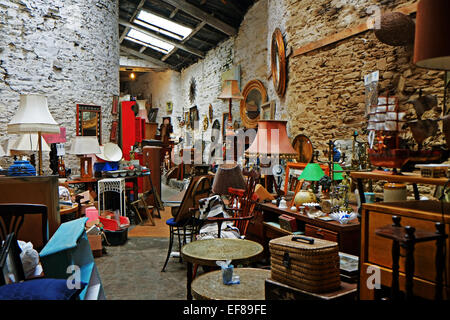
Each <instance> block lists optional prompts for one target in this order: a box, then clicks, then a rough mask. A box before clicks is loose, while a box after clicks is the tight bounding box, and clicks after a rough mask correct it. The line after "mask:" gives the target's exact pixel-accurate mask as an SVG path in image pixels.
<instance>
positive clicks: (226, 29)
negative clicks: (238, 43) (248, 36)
mask: <svg viewBox="0 0 450 320" xmlns="http://www.w3.org/2000/svg"><path fill="white" fill-rule="evenodd" d="M163 1H164V2H166V3H168V4H170V5H172V6H174V7H175V8H178V9H179V10H182V11H184V12H186V13H188V14H190V15H191V16H193V17H195V18H197V19H200V20H201V21H205V22H206V23H207V24H208V25H210V26H211V27H213V28H215V29H217V30H220V31H222V32H223V33H225V34H226V35H228V36H234V35H236V34H237V29H236V28H235V27H232V26H230V25H229V24H227V23H225V22H223V21H222V20H220V19H217V18H216V17H214V16H212V15H210V14H209V13H206V12H205V11H203V10H202V9H199V8H197V7H196V6H194V5H192V4H190V3H188V2H186V1H184V0H163Z"/></svg>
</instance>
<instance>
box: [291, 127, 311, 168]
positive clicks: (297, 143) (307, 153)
mask: <svg viewBox="0 0 450 320" xmlns="http://www.w3.org/2000/svg"><path fill="white" fill-rule="evenodd" d="M292 147H293V148H294V149H295V150H296V151H297V153H298V157H297V161H298V162H300V163H310V162H311V161H312V158H313V152H314V148H313V145H312V143H311V141H310V140H309V138H308V137H307V136H305V135H304V134H299V135H298V136H296V137H295V138H294V141H292Z"/></svg>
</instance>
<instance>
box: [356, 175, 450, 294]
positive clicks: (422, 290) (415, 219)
mask: <svg viewBox="0 0 450 320" xmlns="http://www.w3.org/2000/svg"><path fill="white" fill-rule="evenodd" d="M350 176H351V177H352V178H353V179H356V180H357V184H358V189H359V195H360V200H361V203H362V206H361V208H360V213H361V217H360V218H361V256H360V260H359V261H360V290H359V292H360V299H363V300H372V299H374V298H375V294H376V290H374V289H369V287H368V286H367V279H368V278H369V277H370V276H371V275H372V274H373V271H372V272H369V271H371V270H372V269H373V268H378V270H380V276H381V286H382V287H390V286H391V282H392V254H391V250H392V241H391V240H388V239H386V238H382V237H379V236H376V235H375V230H376V229H378V228H380V227H383V226H386V225H392V216H394V215H396V216H399V217H401V225H402V226H408V225H409V226H412V227H414V228H416V229H423V230H426V231H431V232H435V231H436V229H435V223H436V222H443V223H445V233H446V234H447V235H448V234H449V232H450V228H449V223H450V217H449V215H448V214H449V213H450V204H449V203H443V204H441V203H440V202H439V201H437V200H427V201H420V200H419V199H420V195H419V190H418V187H417V185H418V184H426V185H436V186H443V185H445V184H446V183H447V181H448V179H447V178H438V179H437V178H426V177H422V176H420V175H417V174H414V173H404V174H385V173H380V172H351V174H350ZM364 180H375V181H386V182H401V183H406V184H410V185H412V186H413V191H414V198H415V200H413V201H401V202H377V203H365V196H364ZM442 212H444V214H442ZM446 243H447V249H446V250H447V251H446V261H445V263H446V268H447V269H446V272H447V274H450V273H449V271H450V254H449V248H450V246H449V243H450V242H449V239H447V241H446ZM435 252H436V246H435V242H425V243H419V244H417V245H416V247H415V252H414V258H415V272H414V281H413V293H414V295H417V296H420V297H422V298H426V299H434V288H435V282H434V281H435V277H436V269H435ZM401 255H404V252H401ZM404 267H405V258H404V257H402V258H400V275H399V277H400V279H399V281H400V290H402V291H404V290H405V273H404ZM368 269H369V270H368ZM368 272H369V273H368ZM444 285H445V290H446V293H444V299H449V297H450V291H449V290H450V282H449V280H447V283H446V284H444ZM445 290H444V291H445Z"/></svg>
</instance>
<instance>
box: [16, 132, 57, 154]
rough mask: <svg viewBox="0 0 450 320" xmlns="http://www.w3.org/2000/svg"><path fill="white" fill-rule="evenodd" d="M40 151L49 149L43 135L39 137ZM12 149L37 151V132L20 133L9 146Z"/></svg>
mask: <svg viewBox="0 0 450 320" xmlns="http://www.w3.org/2000/svg"><path fill="white" fill-rule="evenodd" d="M41 141H42V151H47V152H49V151H50V147H49V146H48V144H47V142H46V141H45V139H44V137H41ZM9 149H10V150H13V151H24V152H32V151H39V145H38V134H37V133H25V134H21V135H20V136H19V138H18V139H17V140H16V141H15V142H14V143H13V144H12V145H11V147H10V148H9Z"/></svg>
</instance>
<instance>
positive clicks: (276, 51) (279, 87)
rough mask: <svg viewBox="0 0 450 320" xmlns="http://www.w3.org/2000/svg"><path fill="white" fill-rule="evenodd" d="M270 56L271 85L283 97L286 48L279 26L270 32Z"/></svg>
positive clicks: (284, 90)
mask: <svg viewBox="0 0 450 320" xmlns="http://www.w3.org/2000/svg"><path fill="white" fill-rule="evenodd" d="M270 56H271V68H272V81H273V86H274V88H275V91H276V92H277V94H278V95H279V96H280V97H283V96H284V93H285V92H286V49H285V46H284V41H283V35H282V34H281V30H280V29H279V28H276V29H275V31H274V32H273V34H272V45H271V53H270Z"/></svg>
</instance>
